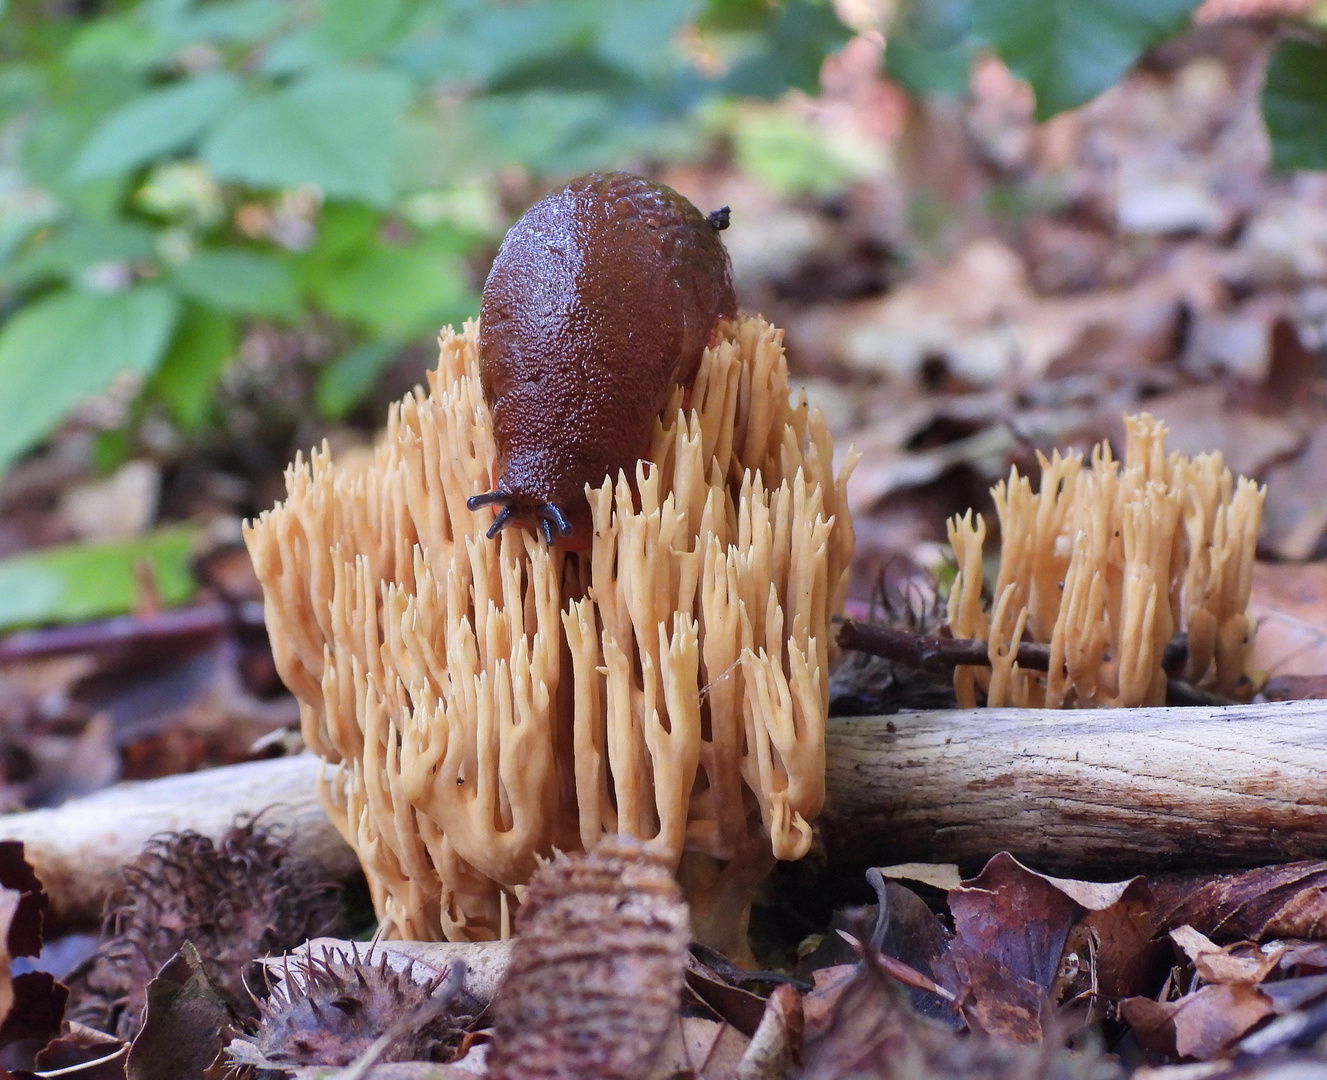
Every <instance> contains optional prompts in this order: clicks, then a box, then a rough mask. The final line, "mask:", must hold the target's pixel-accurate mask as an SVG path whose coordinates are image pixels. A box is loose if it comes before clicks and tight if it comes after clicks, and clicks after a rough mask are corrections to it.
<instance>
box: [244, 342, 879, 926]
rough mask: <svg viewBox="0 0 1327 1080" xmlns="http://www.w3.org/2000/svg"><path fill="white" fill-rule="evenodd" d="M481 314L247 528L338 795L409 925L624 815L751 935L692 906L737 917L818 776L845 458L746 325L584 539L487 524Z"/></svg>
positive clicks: (515, 894)
mask: <svg viewBox="0 0 1327 1080" xmlns="http://www.w3.org/2000/svg"><path fill="white" fill-rule="evenodd" d="M475 330H476V328H475V326H474V325H467V327H466V329H465V332H464V333H462V334H455V333H453V332H451V331H450V330H449V331H446V332H444V333H443V335H442V338H441V356H440V359H439V365H438V369H437V371H435V372H433V373H431V374H430V376H429V392H428V393H427V394H425V393H424V392H423V391H416V392H415V393H414V394H413V395H412V396H409V397H407V398H405V400H403V401H402V402H401V403H400V404H399V405H398V406H396V407H395V408H394V409H393V411H392V414H391V417H390V419H389V421H388V426H387V431H386V433H385V434H384V436H383V437H382V438H381V439H380V441H379V442H378V444H377V446H376V449H375V451H374V454H373V457H372V460H371V461H364V462H362V463H357V464H355V463H352V464H348V465H346V466H344V467H342V466H339V465H337V464H335V463H333V462H332V460H331V459H330V457H329V455H328V452H327V450H326V449H325V448H324V449H323V450H322V451H320V452H315V453H314V454H313V455H312V457H311V458H310V460H308V461H307V462H305V461H302V460H299V459H297V460H296V462H295V464H294V465H293V466H292V467H291V469H290V470H289V471H288V473H287V490H288V493H289V494H288V497H287V499H286V501H285V502H284V503H282V504H280V505H278V506H277V507H276V508H275V509H273V510H271V511H269V512H268V513H266V514H264V515H262V517H261V518H259V520H258V521H257V522H256V523H254V524H253V525H252V527H251V528H250V529H249V531H248V533H247V538H248V542H249V548H250V551H251V552H252V555H253V560H254V564H255V566H256V568H257V571H258V575H259V577H260V579H261V581H262V583H263V589H264V593H265V596H266V601H267V620H268V627H269V630H270V633H271V637H272V645H273V650H274V653H275V656H276V660H277V666H278V668H279V670H280V672H281V675H282V677H283V678H284V679H285V681H286V684H287V685H288V686H289V687H290V688H291V689H292V690H293V691H294V693H295V694H296V696H297V697H298V698H299V701H300V705H301V710H302V716H303V730H304V738H305V741H306V742H307V743H308V745H309V746H310V747H312V748H313V749H314V750H315V751H317V752H318V753H319V754H321V755H322V756H323V757H324V758H325V759H326V761H327V762H328V769H327V770H326V773H325V778H324V782H323V790H324V795H325V802H326V805H327V808H328V812H329V814H330V815H331V816H332V819H333V821H335V822H336V824H337V826H338V828H339V829H340V830H341V832H342V834H343V835H344V836H345V837H346V839H347V840H348V841H349V842H350V843H351V844H352V845H353V846H354V848H355V849H356V850H357V851H358V853H359V855H360V858H361V860H362V862H363V864H364V868H365V871H366V873H367V874H368V878H369V882H370V886H371V888H372V890H373V896H374V902H375V904H376V906H377V909H378V911H379V913H380V914H381V915H382V916H383V917H384V918H385V919H386V920H388V922H389V923H390V926H391V928H392V930H393V931H394V932H395V933H396V934H399V935H404V936H409V937H424V938H431V937H437V936H439V935H444V934H445V935H446V936H447V937H450V938H454V939H485V938H492V937H497V936H500V935H503V934H505V933H506V932H507V929H508V927H509V924H510V916H511V914H512V911H513V909H514V907H515V905H516V904H517V902H518V898H519V895H520V893H519V891H518V890H519V887H520V886H522V885H523V883H524V882H525V881H527V880H528V878H529V876H530V874H531V872H532V871H533V869H534V867H535V865H536V858H537V857H538V856H540V855H541V854H542V855H546V854H548V853H550V852H552V851H553V850H554V849H555V848H557V849H561V850H563V851H574V850H588V849H590V848H591V847H593V846H594V844H595V843H596V842H597V840H598V839H599V837H601V836H603V835H605V834H610V833H624V834H628V835H631V836H635V837H639V838H641V839H644V840H647V841H650V842H652V843H654V844H655V845H657V846H658V847H659V848H660V849H661V850H663V851H664V852H666V853H667V856H668V859H669V861H670V864H671V865H672V866H673V867H674V868H675V869H680V871H681V877H682V879H683V882H684V885H686V887H687V888H688V889H689V891H690V893H691V895H690V899H691V900H692V901H693V904H698V905H699V910H698V911H697V913H696V915H695V916H694V917H695V921H696V922H697V924H698V930H699V931H700V932H701V934H702V935H706V934H707V936H709V937H710V938H711V939H712V940H717V941H718V943H719V944H720V945H721V946H725V947H733V948H740V944H739V943H738V942H737V935H739V934H741V933H742V932H743V931H744V927H742V926H735V925H729V926H727V927H712V928H711V929H710V930H709V931H708V932H707V931H706V930H705V927H704V924H705V919H706V916H705V912H704V909H705V906H706V904H707V903H708V904H710V905H711V906H716V905H717V906H718V907H723V908H725V910H727V911H728V915H729V916H732V911H733V910H736V909H738V908H741V907H742V905H741V904H740V903H736V904H733V903H727V901H731V900H732V899H733V898H734V897H739V898H740V896H741V895H742V893H743V889H744V888H746V887H747V886H748V885H749V883H750V879H751V878H752V877H753V876H754V875H755V874H756V873H758V872H760V871H763V870H764V869H765V868H766V867H767V866H768V865H769V864H770V863H771V862H772V860H773V859H774V858H779V859H796V858H799V857H801V856H802V855H803V854H805V853H806V851H807V849H808V847H809V845H810V842H811V826H810V821H811V819H812V818H814V817H815V815H816V813H817V812H818V811H819V809H820V806H821V802H822V800H823V798H824V726H825V718H826V711H827V706H828V666H829V651H830V626H829V619H830V615H831V614H832V613H833V612H835V611H836V610H838V608H839V607H840V605H841V603H842V600H843V595H844V591H845V588H846V581H847V568H848V561H849V558H850V555H851V552H852V546H853V533H852V525H851V521H850V519H849V516H848V511H847V505H846V502H845V498H844V487H845V484H846V480H847V468H845V469H844V470H843V471H841V472H840V473H839V475H838V476H837V477H835V476H834V474H833V471H832V456H833V447H832V443H831V440H830V437H829V434H828V432H827V431H826V428H825V424H824V421H823V419H822V418H821V415H820V413H819V411H818V410H816V409H813V408H810V407H808V405H807V403H806V400H805V397H804V396H803V397H802V398H801V400H799V401H798V402H796V403H792V402H790V400H789V388H788V372H787V366H786V363H785V361H784V355H783V348H782V332H781V331H779V330H776V329H775V328H773V327H772V326H770V325H768V324H767V323H765V322H763V321H761V320H759V319H745V320H741V321H739V322H735V323H726V324H723V325H722V328H721V334H720V341H719V343H718V344H717V346H716V347H714V348H712V349H710V350H708V351H707V352H706V354H705V358H704V361H703V363H702V365H701V369H700V374H699V376H698V377H697V380H696V383H695V386H694V388H693V390H692V392H691V395H690V401H689V409H688V410H687V411H683V409H682V407H681V406H682V403H683V398H682V392H681V390H680V389H679V390H678V391H677V393H676V395H675V396H674V400H673V401H672V402H671V403H670V404H669V405H668V407H667V408H666V409H665V410H664V412H663V414H662V416H661V420H660V422H659V423H658V424H657V425H656V428H655V432H654V437H653V442H652V444H651V449H650V452H649V458H648V462H642V463H641V464H639V465H638V467H637V470H636V475H635V476H634V477H630V478H628V477H626V476H619V477H616V478H606V479H605V480H604V483H603V485H602V486H601V487H600V488H599V489H598V490H595V491H590V493H589V495H590V500H591V504H592V509H593V518H594V541H593V548H592V550H591V551H590V552H588V553H583V554H581V555H572V554H567V553H565V552H563V551H561V550H557V549H550V548H549V547H547V546H546V545H545V544H544V543H543V542H542V541H540V540H537V539H536V537H535V536H534V535H533V534H532V533H530V532H527V531H525V530H516V529H508V530H506V531H504V532H502V533H501V534H500V535H499V536H498V537H497V538H496V539H494V540H488V539H485V537H484V530H485V529H486V528H487V527H488V525H489V522H490V520H491V515H487V514H476V513H473V512H471V511H470V510H468V509H466V505H465V500H466V497H467V496H468V495H472V494H474V493H475V492H480V491H486V490H487V489H488V487H489V481H490V474H489V470H490V468H491V466H492V463H493V460H494V442H493V434H492V429H491V424H490V418H489V413H488V409H487V407H486V406H485V404H484V399H483V395H482V392H481V390H480V384H479V376H478V368H477V358H476V353H475ZM725 905H726V907H725ZM714 917H715V919H718V918H719V915H718V913H717V912H716V913H715V915H714ZM734 918H736V921H737V922H740V917H730V918H729V922H730V923H732V922H733V920H734Z"/></svg>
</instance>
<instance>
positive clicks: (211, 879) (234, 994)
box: [68, 821, 340, 1039]
mask: <svg viewBox="0 0 1327 1080" xmlns="http://www.w3.org/2000/svg"><path fill="white" fill-rule="evenodd" d="M339 896H340V886H339V885H337V884H335V883H331V882H327V881H325V880H324V879H323V875H322V871H321V869H320V868H319V867H318V866H317V865H316V864H314V863H313V862H310V861H309V860H307V859H304V858H302V857H300V856H297V855H293V854H291V852H290V849H289V846H288V844H287V842H286V840H285V839H283V838H282V837H280V836H279V835H276V834H274V833H273V832H272V831H271V830H269V829H266V828H263V827H262V826H260V825H258V824H256V823H255V822H253V821H247V822H237V823H236V824H235V826H234V827H232V828H231V829H230V831H229V832H227V833H226V835H225V836H223V837H222V838H221V839H220V840H219V841H217V842H216V843H213V841H212V840H211V839H210V838H209V837H206V836H202V835H200V834H199V833H196V832H181V833H167V834H163V835H162V836H159V837H155V838H153V839H152V840H150V841H148V843H147V846H146V847H144V849H143V851H142V852H141V853H140V854H139V855H138V856H137V857H136V858H135V859H134V860H133V861H132V862H130V863H129V864H128V865H127V866H126V867H125V868H124V871H123V879H122V881H121V883H120V885H119V886H118V887H117V888H115V889H114V890H113V891H112V892H111V894H110V895H109V896H108V897H107V898H106V909H105V915H104V916H103V923H102V932H101V933H102V941H101V944H100V946H99V947H98V949H97V951H96V953H94V954H93V956H92V957H91V958H90V959H89V960H88V961H87V962H85V963H84V964H82V965H81V966H80V967H79V969H78V970H77V971H75V972H74V974H73V976H72V978H71V980H70V982H71V986H70V990H71V996H70V1005H69V1011H68V1015H69V1017H70V1019H73V1020H77V1021H78V1022H80V1023H83V1024H86V1025H88V1026H89V1027H94V1028H97V1029H99V1030H101V1031H106V1032H109V1033H111V1034H114V1035H118V1036H120V1037H121V1038H123V1039H132V1038H133V1037H134V1036H135V1035H136V1034H137V1033H138V1030H139V1027H140V1026H141V1024H142V1017H143V1006H144V1004H145V1002H146V988H147V984H148V982H149V981H151V979H152V978H153V977H154V976H155V975H156V973H157V972H158V971H159V970H160V969H161V966H162V965H163V964H165V963H166V961H167V960H169V959H170V958H171V957H172V956H174V955H175V954H176V953H177V952H178V951H179V949H180V946H181V945H182V944H183V943H184V942H185V941H190V942H192V943H193V944H194V946H195V947H196V948H197V949H198V954H199V956H200V957H202V960H203V965H204V968H205V970H206V972H207V976H208V978H209V979H210V980H211V981H212V983H213V985H214V986H215V987H216V988H217V990H218V991H219V992H220V993H221V994H222V996H223V997H224V998H225V999H226V1002H227V1004H228V1005H230V1007H231V1009H232V1010H233V1011H234V1013H235V1016H236V1017H237V1018H238V1019H240V1020H248V1019H252V1018H253V1017H255V1016H256V1015H257V1010H256V1008H255V1007H254V1005H253V1001H252V999H251V997H250V995H249V992H248V990H247V989H246V980H248V981H249V982H252V980H253V979H254V978H261V974H260V971H259V969H258V966H257V965H256V963H255V961H256V960H257V959H258V958H261V957H265V956H272V955H279V954H281V953H284V952H286V951H288V950H290V949H293V948H294V947H295V946H296V945H300V944H303V943H304V942H305V941H308V940H309V938H311V937H317V936H319V935H322V934H327V933H331V932H333V931H334V930H335V929H336V927H337V924H338V923H339V921H340V901H339Z"/></svg>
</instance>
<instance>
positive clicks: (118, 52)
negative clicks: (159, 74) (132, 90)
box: [64, 11, 170, 72]
mask: <svg viewBox="0 0 1327 1080" xmlns="http://www.w3.org/2000/svg"><path fill="white" fill-rule="evenodd" d="M169 52H170V50H169V48H168V47H167V44H166V41H165V40H164V38H163V36H162V34H161V33H160V32H159V31H158V30H157V28H156V27H154V26H152V24H151V23H148V22H145V21H144V20H143V19H142V18H141V16H140V14H139V13H138V12H137V11H130V12H125V13H124V14H121V15H112V16H110V17H108V18H102V19H94V20H92V21H91V22H88V23H85V24H83V25H82V26H80V27H79V29H78V30H77V32H76V33H75V34H74V37H73V39H72V40H71V41H70V43H69V46H68V48H67V49H66V50H65V54H64V62H65V65H66V66H67V67H68V68H69V69H70V70H71V71H86V70H88V69H90V68H97V67H118V68H123V69H125V70H127V71H134V72H145V71H147V70H148V69H149V68H151V67H153V66H154V65H155V64H157V63H159V62H160V61H161V60H163V59H165V57H166V56H167V55H168V54H169Z"/></svg>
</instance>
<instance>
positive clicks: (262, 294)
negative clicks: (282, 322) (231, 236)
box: [171, 249, 300, 319]
mask: <svg viewBox="0 0 1327 1080" xmlns="http://www.w3.org/2000/svg"><path fill="white" fill-rule="evenodd" d="M171 277H172V280H173V281H174V282H175V284H176V286H178V288H179V290H180V292H182V293H184V295H185V296H188V297H191V298H192V299H194V300H198V301H200V302H201V303H204V304H210V305H211V306H213V307H217V308H220V309H221V310H222V311H228V312H231V313H232V314H235V315H265V316H269V317H271V318H277V319H280V318H287V319H289V318H294V317H295V316H296V315H298V314H299V310H300V302H299V293H298V291H297V290H296V288H295V280H294V278H292V277H291V276H290V272H289V271H288V270H287V269H286V268H285V266H283V265H282V264H281V262H280V261H279V260H278V259H275V258H273V257H272V256H271V255H260V254H258V253H257V252H254V251H237V250H235V249H229V250H220V251H200V252H198V254H196V255H195V256H194V257H193V258H192V259H190V260H189V261H188V262H184V263H181V264H180V265H179V266H177V267H175V268H174V269H173V270H172V272H171Z"/></svg>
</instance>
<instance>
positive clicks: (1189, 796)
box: [0, 701, 1327, 923]
mask: <svg viewBox="0 0 1327 1080" xmlns="http://www.w3.org/2000/svg"><path fill="white" fill-rule="evenodd" d="M826 760H827V778H826V786H827V789H828V797H827V800H826V805H825V810H824V813H823V814H822V815H821V818H820V820H819V822H818V823H817V828H818V830H819V832H820V834H821V836H822V838H823V841H824V844H825V848H826V852H827V855H828V857H829V860H830V863H831V864H834V865H839V866H843V867H856V866H862V867H864V866H868V865H884V864H888V863H897V862H917V861H928V862H957V863H958V864H960V866H962V867H963V869H964V870H974V869H976V868H978V867H980V865H981V864H982V863H983V862H985V860H986V859H987V858H988V857H989V856H991V855H993V854H994V853H995V852H997V851H1002V850H1003V851H1009V852H1011V853H1012V854H1014V855H1015V856H1017V857H1018V858H1019V859H1022V860H1023V861H1025V862H1026V863H1028V864H1029V865H1030V866H1033V867H1035V868H1036V869H1038V870H1043V871H1048V872H1051V873H1060V874H1071V875H1074V876H1080V877H1098V878H1111V877H1121V876H1128V875H1132V874H1138V873H1152V872H1156V871H1161V870H1178V869H1186V868H1187V869H1208V870H1210V869H1218V868H1225V867H1231V868H1235V867H1251V866H1260V865H1264V864H1267V863H1273V862H1283V861H1286V860H1291V859H1298V858H1307V857H1311V856H1324V855H1327V701H1298V702H1293V701H1292V702H1275V703H1269V704H1255V705H1234V706H1225V707H1215V706H1211V707H1209V706H1200V707H1192V708H1155V709H1096V710H1063V711H1056V710H1031V709H976V710H951V711H943V712H920V713H900V714H898V715H896V716H879V717H853V718H845V719H837V720H832V721H830V724H829V729H828V732H827V735H826ZM319 767H320V766H319V762H318V759H317V758H315V757H313V756H312V755H308V754H304V755H300V756H298V757H292V758H279V759H276V760H272V761H262V762H254V763H251V764H247V765H235V766H230V767H228V768H222V769H212V770H210V771H207V772H201V773H189V774H186V775H182V776H174V777H169V778H167V779H164V780H153V781H147V782H144V783H139V784H127V785H123V786H121V787H117V788H112V789H110V790H108V791H105V792H102V793H99V794H97V795H93V796H90V797H88V798H85V799H80V800H77V801H74V802H70V803H67V804H65V805H64V806H62V807H60V808H58V809H55V810H37V811H30V812H28V813H23V814H9V815H4V816H0V839H19V840H23V841H24V842H25V843H26V845H27V850H28V857H29V860H30V861H31V862H32V863H33V865H34V866H35V867H36V869H37V872H38V874H39V875H40V876H41V877H42V880H43V881H44V882H45V883H46V887H47V890H48V892H50V893H51V895H52V901H53V910H52V915H53V917H54V919H55V921H58V922H61V923H70V922H87V921H90V920H92V919H94V918H95V917H96V915H97V914H98V913H99V911H100V908H101V903H102V900H103V899H104V897H105V894H106V892H107V891H108V890H109V888H110V887H111V885H112V884H113V883H114V881H115V879H116V875H117V874H118V872H119V868H120V866H121V865H123V863H124V862H126V861H127V860H128V859H129V858H131V857H132V856H133V855H135V854H136V853H137V852H138V851H139V850H140V849H141V847H142V845H143V843H144V842H145V841H146V840H147V839H148V837H150V836H152V835H154V834H155V833H159V832H163V831H167V830H176V829H185V828H189V829H194V830H196V831H198V832H202V833H205V834H207V835H210V836H213V837H217V836H220V835H221V834H222V833H223V832H224V831H225V829H226V828H228V827H229V825H230V824H231V822H232V821H233V820H234V818H235V816H236V815H237V814H255V813H258V812H260V811H261V812H263V820H264V821H266V822H268V823H269V824H271V825H274V826H277V827H279V828H283V829H285V830H286V831H288V832H289V833H290V834H291V836H292V837H293V840H294V844H295V849H296V850H297V851H299V852H300V853H301V854H304V855H306V856H308V857H310V858H313V859H316V860H318V861H319V862H320V863H321V864H322V865H323V866H324V867H325V869H326V870H327V873H328V874H329V875H330V876H333V877H337V878H345V877H348V876H349V875H350V874H352V873H353V872H354V870H355V867H356V863H355V858H354V855H353V853H352V852H351V851H350V849H349V848H348V847H347V846H346V845H345V843H344V842H343V841H342V840H341V838H340V836H339V835H338V834H337V833H336V831H335V830H334V829H333V828H332V826H331V824H330V823H329V822H328V821H327V819H326V818H325V817H324V816H323V814H322V811H321V809H320V807H319V805H318V801H317V798H316V796H315V795H314V790H313V788H314V781H315V778H316V776H317V773H318V769H319Z"/></svg>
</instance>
